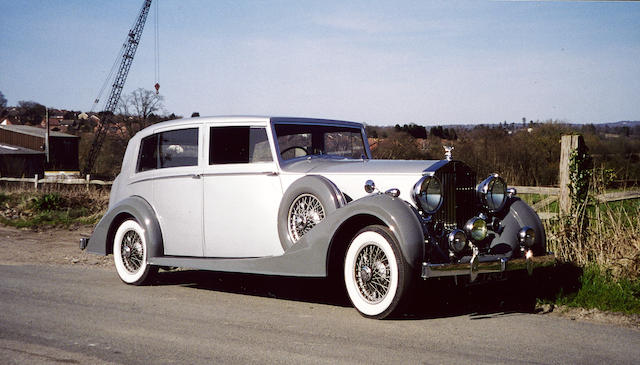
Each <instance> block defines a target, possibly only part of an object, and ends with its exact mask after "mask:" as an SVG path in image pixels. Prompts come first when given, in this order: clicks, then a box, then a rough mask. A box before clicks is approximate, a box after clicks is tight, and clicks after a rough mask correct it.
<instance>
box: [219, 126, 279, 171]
mask: <svg viewBox="0 0 640 365" xmlns="http://www.w3.org/2000/svg"><path fill="white" fill-rule="evenodd" d="M272 160H273V159H272V157H271V148H270V147H269V139H268V138H267V131H266V130H265V129H264V128H249V127H211V129H210V133H209V165H218V164H229V163H251V162H268V161H272Z"/></svg>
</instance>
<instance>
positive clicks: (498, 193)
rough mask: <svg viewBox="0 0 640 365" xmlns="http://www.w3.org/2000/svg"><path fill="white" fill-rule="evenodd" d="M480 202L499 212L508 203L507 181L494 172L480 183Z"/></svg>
mask: <svg viewBox="0 0 640 365" xmlns="http://www.w3.org/2000/svg"><path fill="white" fill-rule="evenodd" d="M477 192H478V197H479V198H480V202H481V203H482V205H484V206H485V207H486V208H487V209H489V211H490V212H492V213H493V212H499V211H501V210H502V208H504V205H505V204H506V203H507V183H505V182H504V180H503V179H502V178H501V177H500V176H499V175H498V174H492V175H490V176H489V177H488V178H486V179H485V180H484V181H483V182H481V183H480V184H478V189H477Z"/></svg>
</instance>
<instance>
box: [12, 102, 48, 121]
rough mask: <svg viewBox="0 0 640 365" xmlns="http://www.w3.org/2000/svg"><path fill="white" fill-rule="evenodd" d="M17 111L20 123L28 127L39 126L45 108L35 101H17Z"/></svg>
mask: <svg viewBox="0 0 640 365" xmlns="http://www.w3.org/2000/svg"><path fill="white" fill-rule="evenodd" d="M18 110H19V114H18V116H19V118H20V121H21V122H22V123H26V124H30V125H36V124H40V123H41V122H42V120H43V119H44V116H45V113H46V108H45V106H44V105H42V104H40V103H36V102H35V101H24V100H21V101H19V102H18Z"/></svg>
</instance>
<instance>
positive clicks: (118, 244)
mask: <svg viewBox="0 0 640 365" xmlns="http://www.w3.org/2000/svg"><path fill="white" fill-rule="evenodd" d="M147 250H148V246H147V241H146V239H145V237H144V230H143V229H142V227H140V224H138V222H136V221H135V220H126V221H124V222H122V224H120V226H119V227H118V230H117V231H116V234H115V237H114V239H113V261H114V263H115V265H116V271H117V272H118V276H120V279H121V280H122V281H124V282H125V283H127V284H132V285H144V284H147V283H148V282H149V281H150V280H151V279H152V278H153V276H154V275H155V273H156V272H157V271H158V267H157V266H152V265H149V263H148V262H147Z"/></svg>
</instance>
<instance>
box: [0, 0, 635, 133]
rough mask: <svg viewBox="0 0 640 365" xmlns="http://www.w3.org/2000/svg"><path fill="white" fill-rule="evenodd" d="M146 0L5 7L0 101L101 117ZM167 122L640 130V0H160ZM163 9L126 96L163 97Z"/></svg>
mask: <svg viewBox="0 0 640 365" xmlns="http://www.w3.org/2000/svg"><path fill="white" fill-rule="evenodd" d="M141 4H142V1H141V0H139V1H133V0H131V1H124V0H122V1H87V0H83V1H81V0H48V1H44V0H42V1H41V0H31V1H15V0H13V1H11V0H0V14H2V16H1V19H2V20H1V21H0V91H2V92H3V93H4V95H5V97H6V98H7V99H8V103H9V105H15V104H17V102H18V101H19V100H34V101H37V102H40V103H42V104H45V105H48V106H51V107H57V108H67V109H74V110H83V111H86V110H89V109H90V108H91V104H92V101H93V99H94V98H95V97H96V95H97V94H98V91H99V89H100V86H101V85H102V83H103V82H104V79H105V78H106V76H107V74H108V71H109V70H110V68H111V65H112V64H113V62H114V59H115V57H116V55H117V53H118V51H119V50H120V47H121V44H122V41H123V40H124V38H125V36H126V33H127V31H128V29H129V27H130V26H131V25H132V24H133V21H134V20H135V18H136V16H137V13H138V11H139V9H140V6H141ZM158 4H159V5H158V7H159V30H160V33H159V36H160V80H159V81H160V84H161V89H160V92H161V94H162V95H163V96H164V98H165V101H164V105H165V109H166V111H167V112H175V113H176V114H181V115H184V116H189V115H190V114H191V112H193V111H198V112H200V114H201V115H228V114H259V115H286V116H307V117H325V118H336V119H346V120H355V121H361V122H366V123H370V124H377V125H390V124H395V123H398V122H400V123H418V124H424V125H434V124H441V123H444V124H457V123H465V124H467V123H498V122H502V121H505V120H506V121H509V122H512V121H515V122H518V121H520V120H521V119H522V118H523V117H526V118H527V119H528V120H529V119H533V120H546V119H558V120H563V121H567V122H572V123H600V122H612V121H619V120H640V62H639V61H638V60H640V2H593V1H588V2H574V1H560V2H551V1H549V2H526V1H495V2H493V1H396V2H389V1H333V0H324V1H302V0H298V1H239V0H235V1H196V0H183V1H177V0H175V1H170V0H159V3H158ZM155 16H156V7H155V5H153V6H152V10H151V13H150V15H149V19H148V20H147V25H146V27H145V31H144V34H143V36H142V42H141V45H140V47H139V48H138V52H137V54H136V58H135V60H134V62H133V66H132V68H131V72H130V74H129V78H128V80H127V84H126V86H125V91H124V92H125V93H128V92H131V91H132V90H133V89H136V88H138V87H142V88H146V89H152V88H153V84H154V83H155V80H154V32H153V25H154V17H155Z"/></svg>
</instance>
